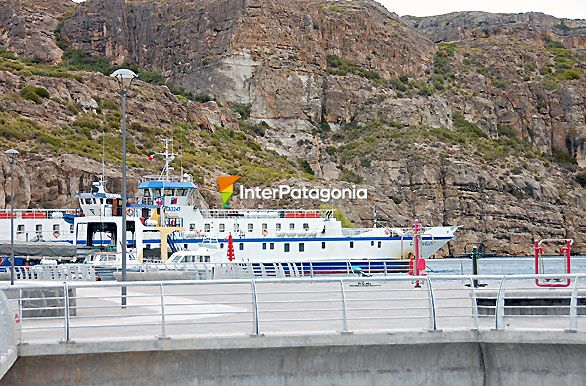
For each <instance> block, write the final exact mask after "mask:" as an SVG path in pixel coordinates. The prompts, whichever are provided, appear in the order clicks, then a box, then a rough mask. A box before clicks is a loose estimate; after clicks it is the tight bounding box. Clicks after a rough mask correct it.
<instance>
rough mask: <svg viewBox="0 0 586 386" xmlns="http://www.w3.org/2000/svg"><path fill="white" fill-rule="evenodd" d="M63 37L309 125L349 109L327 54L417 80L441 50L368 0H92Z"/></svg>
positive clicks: (262, 114)
mask: <svg viewBox="0 0 586 386" xmlns="http://www.w3.org/2000/svg"><path fill="white" fill-rule="evenodd" d="M129 26H132V28H129ZM153 26H158V27H157V28H153ZM62 36H63V38H65V39H66V40H68V41H69V42H71V44H72V45H73V46H74V47H75V48H78V49H80V50H82V51H85V52H88V53H91V54H93V55H96V56H106V57H108V58H110V59H111V60H112V61H113V62H115V63H122V62H125V61H130V62H132V63H136V64H137V65H139V66H141V67H145V68H149V69H153V70H157V71H160V72H161V73H163V74H164V75H166V76H168V77H169V78H170V79H172V80H173V81H175V82H177V83H179V84H181V85H182V86H184V87H186V88H187V89H189V90H192V91H196V92H204V93H208V94H211V95H213V96H215V97H216V98H218V99H220V100H225V101H231V102H237V103H243V104H252V114H253V116H255V117H257V118H262V119H280V120H292V119H294V120H295V119H302V120H309V121H311V122H320V121H321V120H322V118H323V117H322V115H324V116H327V117H328V118H330V119H333V120H340V121H349V120H350V119H351V115H352V111H349V112H348V113H345V114H344V115H343V116H339V115H338V114H337V112H336V110H338V109H339V106H338V105H337V104H335V102H334V103H331V104H328V103H327V101H328V99H333V100H334V101H335V100H337V97H338V92H337V90H338V88H339V85H337V83H338V81H337V79H335V78H332V77H329V76H327V74H326V73H325V71H324V70H325V68H326V56H327V54H335V55H338V56H340V57H344V58H346V59H348V60H351V61H353V62H354V63H357V64H359V65H362V66H367V67H368V68H371V69H373V70H376V71H378V72H380V74H381V75H382V76H383V77H387V78H388V77H391V76H399V75H408V76H411V77H417V76H419V75H422V74H424V72H425V71H426V67H427V66H426V62H428V61H429V60H430V58H431V56H432V53H433V52H434V50H435V47H434V46H433V44H432V43H431V42H430V41H429V40H428V39H427V38H424V37H422V36H421V35H420V34H418V33H417V32H415V31H413V30H412V29H411V28H408V27H407V26H406V25H404V24H403V23H402V22H400V21H399V20H398V19H397V18H396V17H395V16H394V15H392V14H390V13H389V12H388V11H386V10H385V9H384V8H383V7H382V6H380V5H379V4H378V3H375V2H373V1H368V0H365V1H352V2H347V3H330V2H326V1H314V0H301V1H295V2H291V1H284V0H277V1H265V0H252V1H251V0H249V1H243V0H206V1H187V2H186V1H178V0H174V1H167V2H142V1H141V2H138V1H136V2H135V1H132V2H128V1H126V2H124V1H109V0H108V1H88V2H86V3H84V4H83V6H82V7H81V8H80V9H79V11H78V12H76V14H75V15H74V16H73V17H71V18H69V19H68V20H66V21H65V23H64V26H63V28H62ZM363 83H364V82H363ZM366 83H368V82H366ZM357 86H358V87H359V88H360V87H361V86H360V85H357ZM366 86H368V85H366ZM352 99H353V98H352Z"/></svg>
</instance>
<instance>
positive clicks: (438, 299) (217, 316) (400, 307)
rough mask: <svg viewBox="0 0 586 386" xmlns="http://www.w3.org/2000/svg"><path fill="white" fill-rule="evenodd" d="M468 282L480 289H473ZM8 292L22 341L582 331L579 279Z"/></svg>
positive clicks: (301, 281)
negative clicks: (546, 283)
mask: <svg viewBox="0 0 586 386" xmlns="http://www.w3.org/2000/svg"><path fill="white" fill-rule="evenodd" d="M536 277H539V278H541V279H544V280H545V279H549V280H562V279H565V278H570V279H571V283H572V286H571V287H570V288H567V289H560V288H554V289H547V290H544V289H542V288H538V287H536V286H535V285H534V280H535V278H536ZM475 280H476V281H478V282H480V284H487V286H486V287H478V288H476V287H475V286H474V283H475ZM416 283H419V284H420V286H419V287H418V286H416V285H415V284H416ZM463 283H464V284H468V286H465V285H463ZM121 287H126V289H127V299H126V300H127V305H126V306H121V301H120V300H121V295H120V293H121V292H120V289H121ZM7 288H8V287H4V288H3V289H7ZM13 288H17V289H18V290H19V292H20V294H21V296H20V297H17V298H14V299H12V302H13V303H14V304H13V306H11V308H12V309H14V310H17V311H14V312H16V313H17V314H18V315H19V319H20V324H19V330H18V332H17V333H16V334H17V335H18V336H19V337H20V342H21V343H36V342H39V343H40V342H57V341H66V342H67V341H71V340H74V341H83V340H96V339H102V340H104V339H137V338H141V339H144V338H145V337H147V338H148V337H152V338H155V337H159V338H161V337H162V338H176V337H198V336H213V337H221V336H232V335H235V334H236V335H250V334H252V335H258V334H277V335H278V334H291V333H296V334H299V333H311V334H315V333H323V332H330V333H331V332H342V333H349V332H374V331H376V332H381V331H387V332H392V331H398V330H410V331H421V330H436V329H441V330H460V329H496V330H509V329H524V330H527V329H529V330H542V329H549V330H560V331H566V330H572V331H577V330H579V331H584V330H585V329H586V324H585V321H584V320H585V318H584V317H583V314H586V275H514V276H435V277H429V276H420V277H410V276H406V275H395V276H388V277H376V278H288V279H250V280H216V281H205V280H201V281H167V282H127V283H116V282H111V283H79V282H69V283H67V282H66V283H63V284H59V285H57V284H55V285H45V286H38V285H37V286H30V285H29V286H27V285H17V286H15V287H13ZM43 290H45V291H47V293H46V294H45V295H42V294H41V293H42V292H43ZM56 291H58V292H56ZM56 293H58V295H56ZM67 294H68V295H67ZM3 307H4V309H5V308H6V306H3ZM4 311H5V310H4Z"/></svg>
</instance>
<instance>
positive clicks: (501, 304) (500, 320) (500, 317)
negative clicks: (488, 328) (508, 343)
mask: <svg viewBox="0 0 586 386" xmlns="http://www.w3.org/2000/svg"><path fill="white" fill-rule="evenodd" d="M505 280H506V276H503V277H502V278H501V283H500V285H499V291H498V295H497V297H496V304H495V309H494V316H495V329H496V330H502V329H504V325H505V323H504V322H505V290H504V287H505V285H504V284H505Z"/></svg>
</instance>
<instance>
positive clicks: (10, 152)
mask: <svg viewBox="0 0 586 386" xmlns="http://www.w3.org/2000/svg"><path fill="white" fill-rule="evenodd" d="M4 154H6V156H7V157H8V160H9V161H10V285H14V161H15V160H16V156H17V155H19V154H20V153H19V152H18V150H15V149H9V150H6V151H5V152H4Z"/></svg>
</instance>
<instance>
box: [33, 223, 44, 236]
mask: <svg viewBox="0 0 586 386" xmlns="http://www.w3.org/2000/svg"><path fill="white" fill-rule="evenodd" d="M35 230H36V231H37V235H40V234H41V233H43V225H41V224H37V225H36V226H35Z"/></svg>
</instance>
